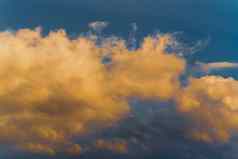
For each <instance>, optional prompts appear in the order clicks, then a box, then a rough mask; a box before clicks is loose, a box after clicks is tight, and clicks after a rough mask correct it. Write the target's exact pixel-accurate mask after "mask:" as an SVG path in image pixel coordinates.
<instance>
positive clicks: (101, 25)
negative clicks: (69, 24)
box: [88, 21, 109, 33]
mask: <svg viewBox="0 0 238 159" xmlns="http://www.w3.org/2000/svg"><path fill="white" fill-rule="evenodd" d="M108 25H109V23H108V22H106V21H95V22H91V23H89V25H88V26H89V28H91V29H93V30H94V31H96V32H99V33H100V32H101V31H102V30H103V29H105V28H106V27H107V26H108Z"/></svg>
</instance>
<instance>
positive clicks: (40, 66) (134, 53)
mask: <svg viewBox="0 0 238 159" xmlns="http://www.w3.org/2000/svg"><path fill="white" fill-rule="evenodd" d="M172 40H173V38H172V37H171V35H170V34H164V35H157V36H153V37H151V36H148V37H146V38H144V41H143V43H142V44H141V46H140V47H139V48H137V49H133V50H130V49H128V48H127V47H126V42H125V41H124V40H122V39H116V40H114V41H113V42H110V41H109V40H105V41H102V42H101V44H100V46H98V45H96V42H95V41H94V40H92V39H90V38H89V37H78V38H76V39H70V38H69V37H68V36H67V34H66V33H65V32H64V30H59V31H55V32H50V33H49V35H47V36H42V35H41V32H40V30H39V29H36V30H29V29H22V30H18V31H17V32H16V33H10V32H1V33H0V43H1V45H0V52H1V54H0V114H1V116H0V130H1V131H0V143H2V144H8V145H11V146H12V147H13V148H17V149H20V150H24V151H25V150H26V151H31V152H35V153H47V154H51V155H54V154H56V153H57V152H66V153H69V154H72V153H74V154H80V153H81V151H82V149H83V148H82V147H81V145H79V144H78V143H77V142H76V141H75V138H80V137H81V136H83V135H85V134H88V133H92V132H94V131H96V129H103V128H108V127H110V126H112V125H113V124H115V123H116V122H118V121H119V120H121V119H123V118H125V117H126V116H127V115H128V114H129V113H130V111H131V110H130V102H129V100H130V98H132V97H138V98H140V99H145V100H159V101H168V100H173V101H174V102H175V103H176V106H177V111H178V112H179V113H181V114H182V115H184V116H185V117H186V119H187V120H189V121H191V122H192V123H193V124H194V125H195V126H196V127H193V128H190V127H188V128H187V129H188V130H187V131H186V132H188V133H187V134H188V136H191V137H192V138H193V139H196V140H202V141H205V142H212V141H214V140H219V141H227V140H229V138H230V136H231V135H232V134H231V133H230V132H231V130H237V128H238V126H237V125H238V123H237V117H236V116H237V111H236V107H235V106H236V105H237V102H238V101H237V99H238V98H237V94H238V82H237V81H236V80H234V79H230V78H229V79H225V78H222V77H218V76H205V77H201V78H198V79H197V78H190V79H191V80H190V81H189V83H188V85H187V86H181V85H180V79H179V78H180V76H181V75H182V74H183V72H184V71H185V69H186V61H185V59H184V58H182V57H178V56H177V54H176V53H174V54H172V53H167V52H166V48H167V46H168V45H170V44H171V43H173V42H172ZM105 57H107V58H109V59H110V60H109V62H108V63H104V62H102V61H103V59H104V58H105ZM217 90H218V91H217ZM214 103H216V104H214ZM196 112H197V113H196ZM200 116H202V117H203V118H200ZM227 118H229V120H228V119H227ZM221 123H222V124H221ZM187 134H185V135H187ZM95 142H96V146H95V148H100V149H102V148H105V149H109V150H112V151H119V152H127V144H126V141H119V143H117V141H113V142H112V141H104V140H98V141H95Z"/></svg>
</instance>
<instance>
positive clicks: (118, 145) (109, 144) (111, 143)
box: [95, 139, 128, 154]
mask: <svg viewBox="0 0 238 159" xmlns="http://www.w3.org/2000/svg"><path fill="white" fill-rule="evenodd" d="M95 147H96V149H99V150H109V151H113V152H116V153H122V154H124V153H127V151H128V144H127V141H125V140H121V139H114V140H104V139H98V140H97V141H96V143H95Z"/></svg>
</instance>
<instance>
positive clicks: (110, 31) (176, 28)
mask: <svg viewBox="0 0 238 159" xmlns="http://www.w3.org/2000/svg"><path fill="white" fill-rule="evenodd" d="M237 17H238V1H237V0H229V1H225V0H87V1H83V0H0V30H1V31H6V30H10V31H11V30H12V31H16V30H19V29H22V28H31V29H33V28H36V27H38V26H40V27H42V28H43V32H44V33H45V34H47V33H48V32H49V31H52V30H57V29H60V28H63V29H65V30H66V31H67V33H68V34H69V35H72V36H76V35H80V34H81V33H83V32H87V31H88V30H89V28H88V24H89V23H91V22H94V21H106V22H108V23H109V26H108V27H107V28H106V29H105V30H104V32H103V34H104V35H105V36H110V35H116V36H119V37H122V38H125V39H127V38H128V36H129V33H130V32H131V29H132V28H131V24H132V23H136V25H137V26H138V30H137V32H136V35H135V36H136V39H137V41H138V42H140V41H141V40H142V39H143V38H144V37H145V36H146V35H150V34H153V33H155V32H162V33H175V32H181V34H178V39H180V41H181V42H183V43H184V44H187V45H188V46H193V45H195V44H196V43H197V42H198V41H201V42H202V44H203V43H204V46H202V47H201V48H200V49H198V50H197V51H196V52H194V53H193V54H190V53H188V54H189V55H188V57H186V58H187V62H188V63H189V64H191V68H188V69H191V70H192V71H194V70H196V69H197V68H195V69H194V70H193V67H196V66H194V65H195V63H197V62H203V63H208V62H224V61H225V62H232V63H237V62H238V21H237V20H236V19H237ZM191 70H189V71H191ZM189 71H188V72H189ZM196 73H197V72H195V73H194V74H196ZM203 73H204V72H203ZM209 73H210V74H213V75H221V76H224V77H228V76H232V77H233V78H235V79H238V71H237V68H231V69H230V68H228V69H215V70H211V71H210V72H209ZM192 74H193V73H192ZM150 102H151V101H149V102H148V101H146V102H144V101H142V102H139V104H138V103H137V104H135V105H139V106H137V107H135V115H136V116H137V117H138V120H136V121H130V120H129V121H125V123H124V124H122V125H121V126H119V128H115V130H109V131H106V132H103V133H105V134H106V135H104V134H102V136H113V135H115V136H122V137H125V138H126V137H128V136H130V135H131V134H134V132H133V131H134V130H135V129H139V130H138V132H140V131H142V132H140V133H143V132H145V134H144V135H143V134H142V135H141V134H139V138H141V140H140V141H139V142H141V143H143V142H145V143H143V144H145V145H146V144H149V145H150V146H151V147H152V148H151V150H150V151H147V150H144V151H142V152H141V149H140V148H138V149H137V148H135V149H134V151H135V152H138V154H140V156H137V155H136V154H135V153H132V154H128V155H125V156H123V155H115V154H111V153H107V152H106V153H105V152H99V153H98V152H93V153H92V154H86V155H85V156H82V157H83V158H99V157H101V158H103V157H113V158H124V157H127V158H148V159H149V158H151V159H155V158H158V157H161V158H165V159H186V158H188V159H189V158H194V159H213V158H217V159H225V158H230V159H235V158H236V157H237V156H235V153H236V152H237V151H238V149H237V147H238V145H237V144H235V139H234V140H232V141H231V142H230V143H228V144H204V143H200V142H195V141H191V140H187V139H185V138H183V137H181V136H180V133H182V132H183V130H181V127H180V126H178V125H183V123H179V122H178V123H176V122H174V121H176V120H177V118H179V120H183V119H182V118H183V117H182V118H181V117H180V116H179V115H178V114H177V113H176V112H175V110H174V109H173V108H166V109H162V108H161V107H159V108H158V107H156V105H157V106H158V105H161V103H159V104H158V103H154V102H151V103H150ZM148 103H149V104H148ZM163 104H164V105H173V104H174V103H172V104H171V103H170V101H169V102H168V103H163ZM163 104H162V105H163ZM143 105H152V106H151V110H148V109H145V106H143ZM133 109H134V108H133ZM151 112H152V113H151ZM167 112H172V114H171V113H167ZM164 114H165V115H164ZM171 116H172V117H171ZM176 117H177V118H176ZM160 118H162V119H160ZM162 121H165V122H162ZM166 122H168V123H166ZM146 124H148V125H146ZM166 124H167V125H166ZM173 124H174V125H176V126H175V127H174V128H171V127H173ZM131 125H133V126H134V127H135V128H134V127H133V126H131ZM147 126H148V127H147ZM160 126H161V127H162V128H160ZM131 127H133V128H131ZM152 128H154V129H156V131H154V130H153V129H152ZM144 129H145V130H144ZM157 129H158V131H161V132H160V133H161V134H162V135H161V134H160V135H158V132H157ZM176 132H178V134H176ZM146 133H147V134H149V135H151V136H152V137H153V140H151V139H146V137H145V136H146ZM167 133H168V134H167ZM100 135H101V134H100ZM154 139H155V140H154ZM159 141H160V142H161V143H163V144H164V145H165V147H161V145H157V142H159ZM3 147H4V145H3ZM142 147H143V146H142ZM157 147H158V149H159V150H157ZM170 149H172V150H173V152H174V154H172V153H170ZM4 151H7V149H6V148H5V149H4V150H2V152H0V157H1V156H3V157H4V158H6V159H7V158H9V159H10V158H13V157H14V158H17V157H18V158H21V157H22V156H28V157H30V158H32V159H37V158H40V157H42V156H36V155H32V154H28V153H22V152H21V153H17V154H11V153H6V152H4ZM144 152H145V153H144ZM195 156H196V157H197V158H196V157H195ZM43 158H57V159H60V158H62V159H63V158H68V156H66V157H64V154H62V155H58V156H54V157H49V156H43ZM72 158H74V157H72ZM75 158H77V157H75Z"/></svg>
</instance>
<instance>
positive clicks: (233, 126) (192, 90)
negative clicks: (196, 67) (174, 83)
mask: <svg viewBox="0 0 238 159" xmlns="http://www.w3.org/2000/svg"><path fill="white" fill-rule="evenodd" d="M177 102H178V110H179V112H181V113H183V114H184V115H185V116H186V117H187V118H188V121H190V122H191V126H190V127H189V128H188V133H189V135H190V136H191V137H193V138H194V139H197V140H201V141H205V142H214V141H222V142H227V141H228V140H229V139H230V137H231V136H232V132H235V131H237V130H238V118H237V115H238V114H237V110H238V81H236V80H234V79H232V78H223V77H219V76H205V77H201V78H198V79H197V78H191V79H190V82H189V84H188V86H187V87H185V88H183V89H182V90H181V92H180V94H179V95H178V97H177Z"/></svg>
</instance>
